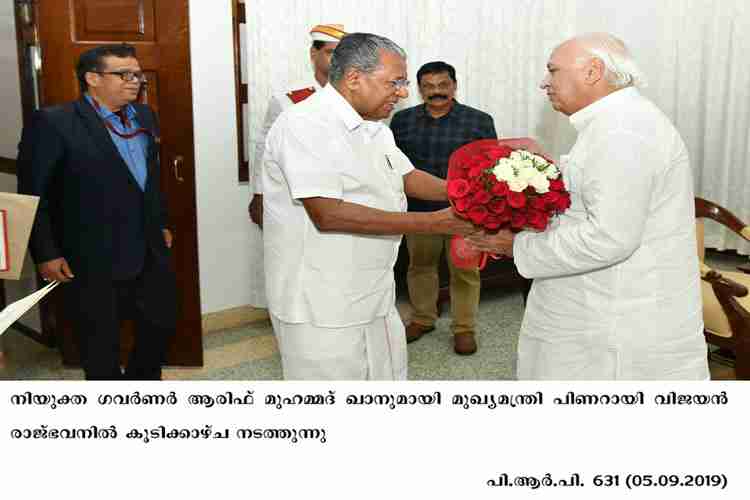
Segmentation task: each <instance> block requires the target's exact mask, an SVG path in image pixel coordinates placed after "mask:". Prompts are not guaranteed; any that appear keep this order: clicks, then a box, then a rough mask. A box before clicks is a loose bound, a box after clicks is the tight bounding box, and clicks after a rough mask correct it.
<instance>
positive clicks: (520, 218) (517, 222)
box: [510, 212, 526, 229]
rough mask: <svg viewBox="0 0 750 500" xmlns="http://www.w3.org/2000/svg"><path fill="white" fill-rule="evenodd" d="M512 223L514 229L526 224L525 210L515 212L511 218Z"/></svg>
mask: <svg viewBox="0 0 750 500" xmlns="http://www.w3.org/2000/svg"><path fill="white" fill-rule="evenodd" d="M510 225H511V227H512V228H513V229H521V228H522V227H523V226H525V225H526V214H525V213H523V212H513V215H511V218H510Z"/></svg>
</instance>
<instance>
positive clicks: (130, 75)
mask: <svg viewBox="0 0 750 500" xmlns="http://www.w3.org/2000/svg"><path fill="white" fill-rule="evenodd" d="M92 73H96V74H98V75H117V76H119V77H120V78H122V81H123V82H132V81H133V80H138V81H139V82H140V83H146V82H147V81H148V80H146V75H144V74H143V72H142V71H92Z"/></svg>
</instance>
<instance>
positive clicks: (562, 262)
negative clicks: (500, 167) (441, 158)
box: [513, 88, 708, 380]
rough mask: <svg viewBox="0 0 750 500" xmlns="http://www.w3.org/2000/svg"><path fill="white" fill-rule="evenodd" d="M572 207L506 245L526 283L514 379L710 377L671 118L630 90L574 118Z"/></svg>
mask: <svg viewBox="0 0 750 500" xmlns="http://www.w3.org/2000/svg"><path fill="white" fill-rule="evenodd" d="M570 121H571V123H572V124H573V126H574V127H575V128H576V130H577V131H578V139H577V141H576V143H575V145H574V146H573V149H572V150H571V151H570V154H569V155H567V156H564V157H562V158H561V159H560V168H561V170H562V173H563V177H564V180H565V184H566V186H567V188H568V190H569V191H570V193H571V201H572V205H571V207H570V208H569V209H568V211H567V212H566V213H565V214H563V215H562V216H561V217H559V220H558V221H556V222H554V223H553V225H552V226H551V227H550V228H549V229H548V230H547V231H546V232H544V233H532V232H523V233H521V234H519V235H518V236H517V237H516V239H515V243H514V246H513V253H514V256H515V262H516V265H517V266H518V269H519V271H520V273H521V274H522V275H523V276H525V277H527V278H533V279H534V284H533V287H532V290H531V293H530V295H529V300H528V305H527V307H526V313H525V315H524V320H523V325H522V327H521V339H520V340H519V361H518V371H519V373H518V374H519V378H532V379H539V378H548V379H558V380H560V379H620V378H622V379H706V378H708V367H707V363H706V346H705V341H704V340H703V334H702V331H703V320H702V313H701V292H700V278H699V272H698V258H697V254H696V239H695V215H694V201H693V200H694V199H693V178H692V175H691V172H690V164H689V160H688V153H687V150H686V148H685V145H684V143H683V141H682V139H681V138H680V135H679V133H678V132H677V130H675V128H674V126H673V125H672V124H671V123H670V121H669V119H668V118H667V117H666V116H665V115H664V114H663V113H662V112H661V111H659V109H658V108H656V106H654V105H653V104H652V103H651V102H650V101H648V100H647V99H645V98H644V97H642V96H641V95H640V93H639V92H638V91H637V90H636V89H635V88H626V89H623V90H620V91H617V92H614V93H612V94H610V95H608V96H607V97H605V98H603V99H600V100H599V101H597V102H595V103H593V104H591V105H589V106H587V107H586V108H584V109H582V110H580V111H579V112H577V113H575V114H574V115H572V116H571V117H570Z"/></svg>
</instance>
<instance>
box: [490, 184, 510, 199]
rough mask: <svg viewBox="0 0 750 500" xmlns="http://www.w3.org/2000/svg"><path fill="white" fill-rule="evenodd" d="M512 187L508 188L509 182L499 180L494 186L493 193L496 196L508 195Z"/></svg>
mask: <svg viewBox="0 0 750 500" xmlns="http://www.w3.org/2000/svg"><path fill="white" fill-rule="evenodd" d="M509 191H510V189H508V183H507V182H505V181H501V182H498V183H497V184H495V185H494V186H492V194H494V195H495V196H501V197H502V196H507V195H508V192H509Z"/></svg>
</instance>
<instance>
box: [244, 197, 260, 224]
mask: <svg viewBox="0 0 750 500" xmlns="http://www.w3.org/2000/svg"><path fill="white" fill-rule="evenodd" d="M247 213H248V215H250V220H251V221H253V222H255V223H256V224H258V226H259V227H260V228H261V229H263V195H262V194H258V193H256V194H255V195H254V196H253V199H252V201H251V202H250V205H248V206H247Z"/></svg>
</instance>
